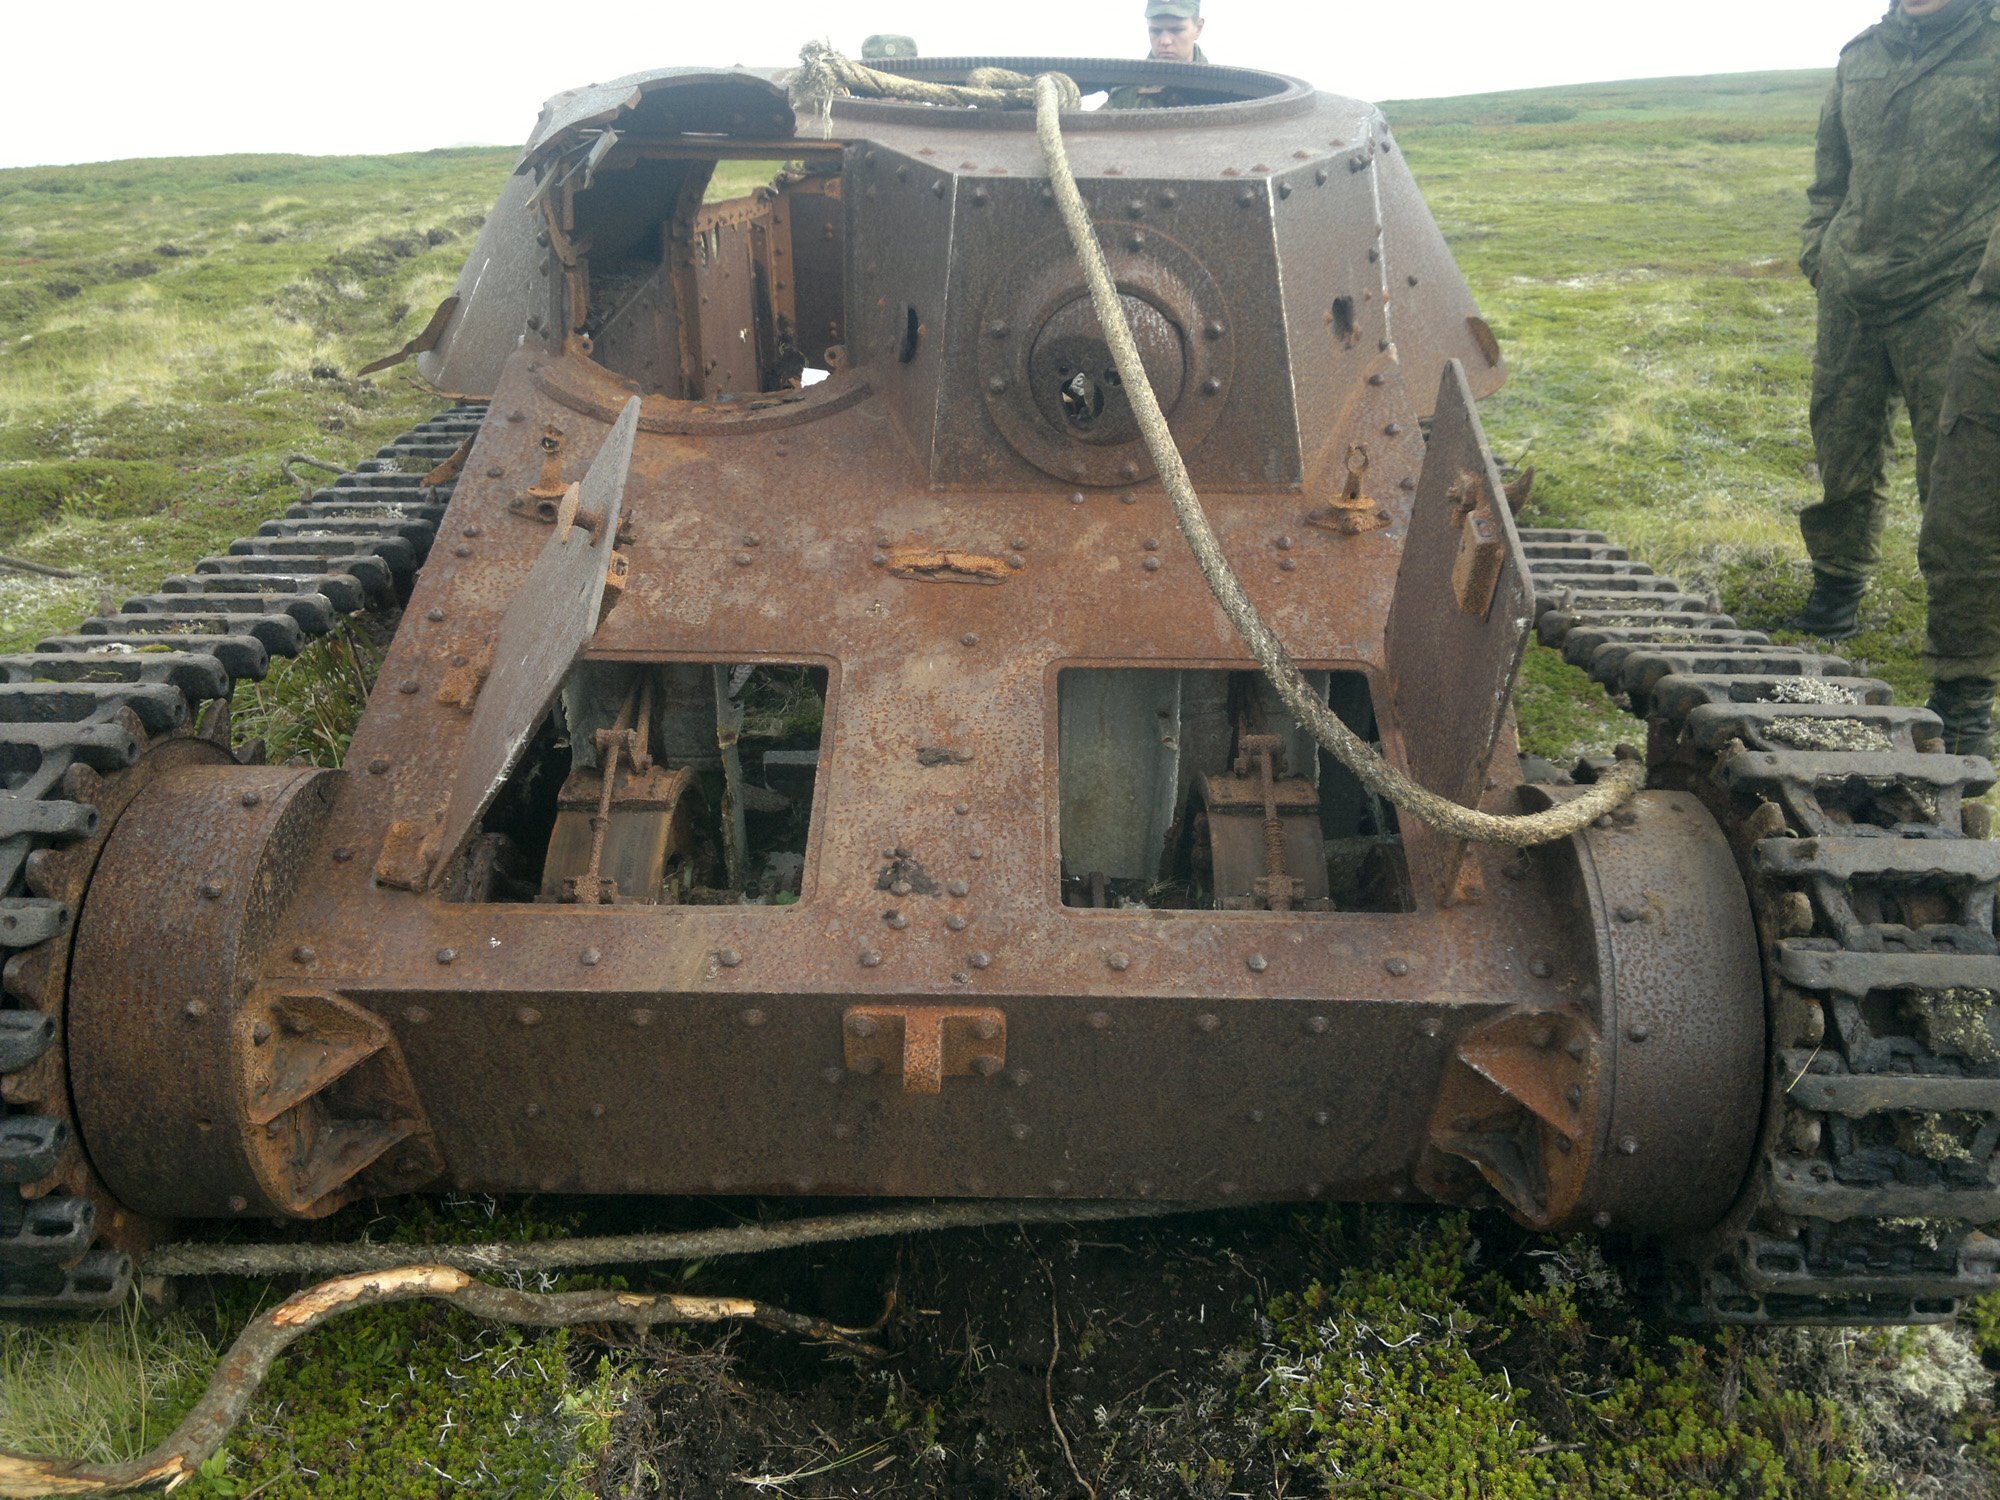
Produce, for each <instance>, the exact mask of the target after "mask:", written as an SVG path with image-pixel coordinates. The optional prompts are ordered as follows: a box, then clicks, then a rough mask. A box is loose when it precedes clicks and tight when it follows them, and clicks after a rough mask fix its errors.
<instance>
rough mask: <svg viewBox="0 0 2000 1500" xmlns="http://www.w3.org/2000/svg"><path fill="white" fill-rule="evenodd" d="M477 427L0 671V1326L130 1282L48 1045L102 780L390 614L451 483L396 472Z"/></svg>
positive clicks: (308, 506) (437, 442) (460, 412)
mask: <svg viewBox="0 0 2000 1500" xmlns="http://www.w3.org/2000/svg"><path fill="white" fill-rule="evenodd" d="M484 418H485V407H484V405H483V404H478V403H472V404H466V405H461V406H456V407H453V408H451V409H450V410H448V411H446V412H443V413H441V414H440V415H439V416H437V417H434V418H432V419H431V420H430V421H428V422H424V423H422V424H421V425H419V426H417V427H415V428H413V429H411V430H410V431H409V432H407V433H405V434H403V435H402V436H401V437H399V438H397V439H396V440H395V441H394V442H392V443H389V444H387V445H386V446H384V447H383V448H381V449H380V450H379V451H378V452H377V454H376V456H375V457H374V458H373V459H370V460H368V461H365V462H363V463H362V464H360V465H359V466H358V467H357V468H356V469H355V470H354V471H353V472H351V473H345V474H342V475H340V476H339V477H338V478H337V479H335V480H334V481H333V482H332V483H331V484H329V485H327V486H325V487H324V488H321V489H319V490H316V491H315V492H314V493H313V495H312V496H311V498H310V499H308V500H302V501H301V502H300V503H299V504H296V505H294V506H292V507H291V509H290V510H288V511H287V512H286V513H285V515H284V516H283V517H281V518H279V519H276V520H272V521H266V522H265V523H264V524H263V525H262V526H260V527H259V528H258V530H257V534H256V535H255V536H249V537H244V538H242V539H241V540H239V541H237V542H234V543H232V544H231V545H230V548H229V551H228V553H227V554H225V555H222V556H218V557H209V558H204V559H202V561H201V562H199V563H197V564H196V565H195V569H194V571H193V572H192V573H190V574H186V575H182V576H177V577H173V578H169V579H167V580H166V581H165V582H164V583H162V584H161V586H160V588H159V590H158V591H157V592H155V593H150V594H139V595H136V596H134V597H133V598H131V599H128V600H126V601H125V603H124V606H123V607H122V609H121V610H120V611H119V612H118V613H116V614H110V615H101V616H98V617H96V618H93V619H90V620H86V621H84V622H83V624H82V625H81V626H80V627H79V628H78V629H77V630H76V631H75V632H74V633H71V634H68V635H59V636H55V637H52V638H50V639H48V640H45V641H42V642H41V643H40V644H39V645H38V646H37V647H36V648H35V650H33V651H31V652H24V653H21V654H19V655H14V656H0V891H4V893H5V894H4V896H0V950H4V952H5V955H6V959H5V968H4V971H0V972H4V998H0V1311H22V1310H62V1311H84V1310H89V1309H94V1308H103V1307H111V1306H116V1305H117V1304H118V1303H119V1302H121V1301H123V1300H124V1297H125V1295H126V1292H127V1290H128V1288H129V1287H130V1284H131V1279H132V1262H131V1258H130V1256H129V1255H127V1254H125V1253H124V1252H123V1251H122V1250H119V1249H115V1248H103V1247H101V1246H99V1244H98V1240H99V1237H100V1235H101V1234H102V1233H103V1231H104V1230H105V1229H106V1228H107V1227H109V1226H107V1225H106V1223H105V1222H104V1216H105V1215H107V1214H109V1215H113V1216H116V1215H118V1213H119V1210H118V1209H117V1208H116V1206H115V1205H114V1204H112V1203H111V1201H110V1199H109V1197H108V1195H107V1194H105V1193H104V1192H103V1190H102V1189H101V1187H100V1186H99V1184H98V1183H97V1182H96V1181H95V1180H94V1178H93V1176H92V1174H91V1172H90V1168H89V1165H88V1163H87V1162H86V1161H85V1160H84V1157H83V1153H82V1152H81V1150H80V1149H79V1147H78V1144H77V1140H76V1133H75V1130H74V1127H73V1124H72V1121H71V1119H70V1110H69V1089H68V1081H67V1070H66V1068H65V1066H64V1059H63V1038H62V1020H63V996H64V993H65V989H66V985H67V979H68V966H69V935H70V931H71V927H72V925H73V923H74V921H75V916H76V910H77V903H78V901H79V900H80V899H81V897H82V894H83V890H84V887H85V885H86V884H87V882H88V880H89V876H90V871H91V868H92V867H93V866H94V864H95V862H96V855H97V849H98V846H99V843H100V841H101V836H102V834H103V833H104V832H106V831H108V828H109V826H110V821H111V818H112V817H115V814H116V810H117V807H118V806H119V805H120V804H119V802H118V790H117V788H118V783H117V781H116V780H115V779H113V773H115V772H119V771H123V770H125V769H127V768H128V767H131V766H132V765H134V764H135V763H136V762H137V761H138V760H139V757H140V755H141V754H142V753H143V751H144V750H145V748H146V746H147V744H148V743H149V742H151V741H153V740H157V739H159V738H162V737H166V736H173V735H186V734H191V733H192V734H203V735H207V736H208V737H210V738H212V739H214V740H216V741H217V742H218V743H219V744H220V745H221V746H222V747H223V748H224V749H225V750H226V749H227V747H228V735H229V721H228V713H227V706H228V701H229V698H230V695H231V693H232V692H233V691H234V688H235V685H236V684H237V683H238V682H241V681H245V680H249V681H255V680H257V679H259V678H261V677H263V676H264V674H265V672H266V671H267V670H268V669H269V666H270V661H271V658H272V657H274V656H293V655H296V654H297V653H298V652H299V651H300V650H302V649H303V648H304V647H305V646H306V645H307V644H308V643H309V642H310V641H311V640H313V639H314V638H315V637H318V636H320V635H324V634H325V633H327V632H328V631H330V630H332V629H333V628H334V627H335V625H336V624H337V623H338V622H339V620H340V619H341V617H342V616H344V615H348V614H353V613H356V612H359V611H363V610H369V609H394V608H396V607H398V606H399V605H400V604H401V602H402V601H403V600H405V599H407V598H408V597H409V591H410V587H411V584H412V582H413V580H414V578H415V575H416V570H417V568H418V567H419V566H420V565H421V564H422V562H423V560H424V557H425V554H426V553H427V552H428V551H429V549H430V544H431V541H432V539H433V538H434V537H435V536H436V534H437V527H438V522H439V520H440V519H441V518H442V517H443V515H444V508H445V505H446V503H447V501H448V500H449V499H450V496H451V485H450V484H449V483H446V484H441V485H437V486H426V485H425V484H424V482H423V480H424V476H423V475H422V474H420V473H409V472H405V469H406V467H418V466H421V467H422V468H424V469H428V468H430V467H432V466H434V465H436V464H438V463H441V462H442V461H443V460H445V459H447V458H450V457H451V456H452V455H453V454H454V453H455V452H456V451H457V450H458V448H459V447H460V445H461V444H463V443H464V442H465V441H466V440H467V439H469V438H470V437H472V436H473V434H475V433H476V432H477V431H478V430H479V426H480V423H481V422H482V421H483V420H484ZM204 706H206V711H205V712H204V711H203V710H204ZM114 1237H115V1236H114Z"/></svg>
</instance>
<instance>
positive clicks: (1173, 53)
mask: <svg viewBox="0 0 2000 1500" xmlns="http://www.w3.org/2000/svg"><path fill="white" fill-rule="evenodd" d="M1905 3H1906V4H1907V3H1908V0H1905ZM1201 27H1202V20H1201V0H1148V4H1147V6H1146V30H1147V32H1148V34H1150V35H1151V37H1152V39H1153V50H1152V57H1153V61H1154V62H1183V63H1184V62H1193V61H1194V48H1195V43H1196V42H1199V41H1200V40H1201Z"/></svg>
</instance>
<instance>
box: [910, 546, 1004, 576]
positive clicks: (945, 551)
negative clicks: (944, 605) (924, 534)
mask: <svg viewBox="0 0 2000 1500" xmlns="http://www.w3.org/2000/svg"><path fill="white" fill-rule="evenodd" d="M882 566H883V567H885V568H887V569H888V570H889V571H890V572H891V573H893V574H895V576H896V577H898V578H913V579H916V580H918V581H919V582H926V583H1005V582H1006V581H1007V560H1006V559H1005V558H1002V557H982V556H980V555H979V554H978V553H976V552H956V551H953V550H951V549H949V548H943V547H891V548H890V549H889V550H888V551H887V552H885V553H884V554H883V559H882Z"/></svg>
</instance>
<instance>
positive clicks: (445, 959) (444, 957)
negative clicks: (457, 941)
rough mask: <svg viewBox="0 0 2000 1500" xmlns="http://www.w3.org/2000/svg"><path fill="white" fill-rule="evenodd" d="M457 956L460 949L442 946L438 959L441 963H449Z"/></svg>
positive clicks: (438, 952)
mask: <svg viewBox="0 0 2000 1500" xmlns="http://www.w3.org/2000/svg"><path fill="white" fill-rule="evenodd" d="M457 957H458V950H457V949H456V948H440V949H438V951H437V961H438V962H439V963H441V964H448V963H450V962H452V961H453V960H454V959H456V958H457Z"/></svg>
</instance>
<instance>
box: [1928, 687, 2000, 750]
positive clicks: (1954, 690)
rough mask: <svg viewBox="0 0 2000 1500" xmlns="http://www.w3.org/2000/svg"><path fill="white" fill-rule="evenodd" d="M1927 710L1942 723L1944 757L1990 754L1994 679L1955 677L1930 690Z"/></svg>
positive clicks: (1991, 748)
mask: <svg viewBox="0 0 2000 1500" xmlns="http://www.w3.org/2000/svg"><path fill="white" fill-rule="evenodd" d="M1930 710H1931V712H1932V713H1934V714H1936V715H1937V716H1938V717H1939V718H1940V719H1942V720H1944V748H1945V753H1946V754H1947V755H1989V756H1990V755H1991V754H1992V753H1993V679H1992V678H1990V677H1954V678H1953V679H1952V680H1951V681H1949V682H1940V683H1939V684H1938V685H1937V686H1936V687H1935V688H1933V689H1932V690H1931V701H1930Z"/></svg>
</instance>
